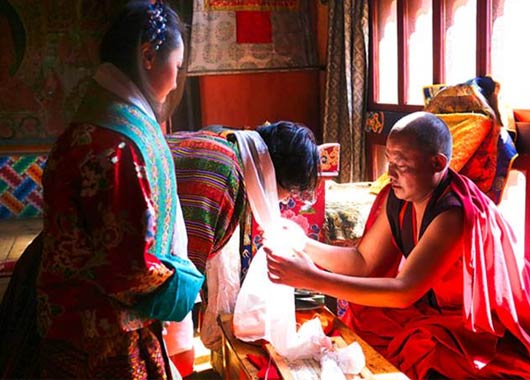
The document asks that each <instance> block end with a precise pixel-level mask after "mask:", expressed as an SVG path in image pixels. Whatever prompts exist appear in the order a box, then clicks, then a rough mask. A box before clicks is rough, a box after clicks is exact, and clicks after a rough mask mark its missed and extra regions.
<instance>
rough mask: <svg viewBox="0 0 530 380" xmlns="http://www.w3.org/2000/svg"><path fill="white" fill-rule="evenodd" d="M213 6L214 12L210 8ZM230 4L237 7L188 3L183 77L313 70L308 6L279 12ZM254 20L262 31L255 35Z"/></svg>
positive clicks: (305, 0)
mask: <svg viewBox="0 0 530 380" xmlns="http://www.w3.org/2000/svg"><path fill="white" fill-rule="evenodd" d="M214 3H215V4H218V5H219V6H218V7H217V8H216V7H212V5H213V4H214ZM221 3H223V4H224V5H223V6H221V5H220V4H221ZM235 3H242V2H241V1H239V2H238V1H212V0H210V1H207V0H194V5H193V21H192V28H191V46H190V63H189V66H188V74H189V75H201V74H220V73H239V72H260V71H267V70H279V69H300V68H308V67H316V65H317V59H316V58H317V57H316V50H315V45H316V42H315V36H314V33H313V32H312V23H311V11H310V9H311V7H310V3H309V0H299V1H298V3H299V4H297V6H296V9H294V8H293V9H290V7H289V9H287V8H285V9H281V10H278V8H277V7H271V6H265V5H263V6H259V7H254V6H250V5H247V6H244V7H239V6H238V7H233V6H231V4H235ZM245 3H248V4H250V3H258V2H257V1H253V2H251V1H248V2H245ZM259 3H267V4H272V3H276V4H280V3H285V4H287V3H289V4H290V3H295V2H293V1H289V2H286V1H283V2H279V1H276V2H272V1H268V2H264V1H260V2H259ZM221 8H222V10H219V9H221ZM253 20H254V21H253ZM255 20H259V22H258V23H257V24H258V25H260V28H261V29H263V27H266V30H260V31H257V30H256V21H255ZM238 34H239V39H238ZM241 36H245V38H243V39H242V37H241Z"/></svg>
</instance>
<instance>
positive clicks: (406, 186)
mask: <svg viewBox="0 0 530 380" xmlns="http://www.w3.org/2000/svg"><path fill="white" fill-rule="evenodd" d="M385 156H386V159H387V161H388V175H389V177H390V183H391V185H392V189H393V190H394V193H395V194H396V197H398V198H399V199H403V200H405V201H409V202H414V203H420V202H422V201H424V200H426V199H428V198H429V196H430V194H431V193H432V191H433V190H434V188H435V186H436V181H435V170H434V168H433V156H432V155H429V154H427V153H425V152H422V151H421V150H420V149H418V147H417V146H415V144H414V142H411V141H410V138H407V137H406V136H402V135H399V134H397V135H391V136H389V138H388V140H387V144H386V151H385Z"/></svg>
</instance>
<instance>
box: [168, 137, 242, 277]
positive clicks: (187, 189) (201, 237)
mask: <svg viewBox="0 0 530 380" xmlns="http://www.w3.org/2000/svg"><path fill="white" fill-rule="evenodd" d="M166 140H167V142H168V144H169V147H170V150H171V153H172V155H173V159H174V160H175V170H176V176H177V191H178V195H179V198H180V202H181V207H182V211H183V214H184V220H185V223H186V228H187V232H188V256H189V258H190V259H191V260H192V261H193V263H194V264H195V265H196V266H197V269H199V270H200V271H201V272H204V269H205V266H206V260H207V259H208V258H211V257H213V256H214V255H215V254H216V253H218V252H219V250H220V249H221V248H223V246H224V245H225V244H226V243H227V242H228V240H229V238H230V236H231V235H232V233H233V232H234V230H235V228H236V227H237V225H238V224H239V221H240V219H241V216H242V214H243V211H244V210H245V208H246V203H247V202H246V194H245V187H244V183H243V173H242V170H241V166H240V162H239V158H238V157H239V155H238V153H237V150H236V146H235V144H233V143H231V142H229V141H227V140H226V139H225V138H223V137H221V136H219V135H218V134H216V133H213V132H209V131H199V132H177V133H175V134H172V135H168V136H166Z"/></svg>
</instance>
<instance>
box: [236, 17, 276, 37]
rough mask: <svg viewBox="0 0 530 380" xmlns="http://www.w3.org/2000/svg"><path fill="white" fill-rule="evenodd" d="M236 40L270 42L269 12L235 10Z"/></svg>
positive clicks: (270, 23) (270, 25)
mask: <svg viewBox="0 0 530 380" xmlns="http://www.w3.org/2000/svg"><path fill="white" fill-rule="evenodd" d="M236 41H237V43H238V44H270V43H272V22H271V12H259V11H238V12H236Z"/></svg>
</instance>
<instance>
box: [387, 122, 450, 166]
mask: <svg viewBox="0 0 530 380" xmlns="http://www.w3.org/2000/svg"><path fill="white" fill-rule="evenodd" d="M394 134H396V135H397V134H400V135H407V136H411V137H413V138H414V140H415V146H416V147H417V148H418V149H420V150H421V151H423V152H425V153H428V154H438V153H443V154H444V155H445V156H446V157H447V158H448V159H449V160H450V159H451V155H452V152H453V136H452V135H451V131H449V128H448V127H447V124H445V122H444V121H443V120H442V119H440V118H439V117H438V116H436V115H434V114H432V113H429V112H414V113H412V114H410V115H407V116H405V117H403V118H401V119H400V120H398V122H397V123H396V124H395V125H394V126H393V127H392V129H391V130H390V134H389V136H391V135H394Z"/></svg>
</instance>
